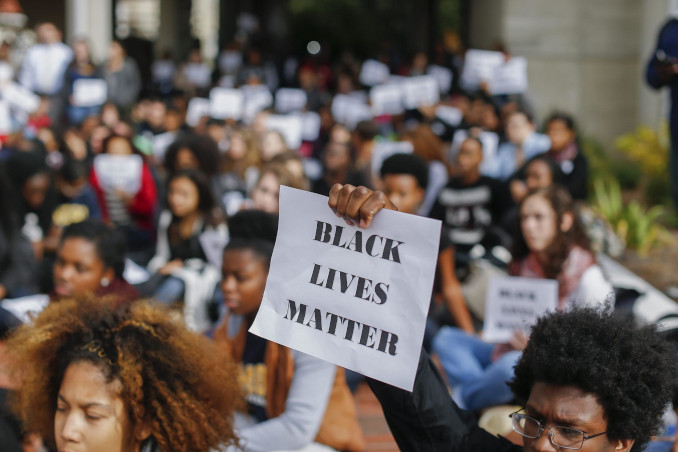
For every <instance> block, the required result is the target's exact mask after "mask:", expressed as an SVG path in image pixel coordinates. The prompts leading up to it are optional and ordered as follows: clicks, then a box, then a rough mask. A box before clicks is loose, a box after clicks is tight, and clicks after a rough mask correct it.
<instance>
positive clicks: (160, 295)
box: [153, 276, 186, 304]
mask: <svg viewBox="0 0 678 452" xmlns="http://www.w3.org/2000/svg"><path fill="white" fill-rule="evenodd" d="M185 288H186V285H185V284H184V282H183V281H182V280H181V279H179V278H177V277H175V276H168V277H167V278H165V280H164V281H163V282H162V283H160V286H158V288H157V289H156V290H155V293H154V294H153V298H154V299H156V300H157V301H159V302H161V303H163V304H172V303H176V302H177V301H179V300H181V299H182V298H183V296H184V289H185Z"/></svg>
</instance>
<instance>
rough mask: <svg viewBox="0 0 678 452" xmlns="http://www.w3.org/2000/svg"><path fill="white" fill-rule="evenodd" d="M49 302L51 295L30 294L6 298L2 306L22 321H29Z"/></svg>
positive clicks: (0, 304)
mask: <svg viewBox="0 0 678 452" xmlns="http://www.w3.org/2000/svg"><path fill="white" fill-rule="evenodd" d="M48 304H49V295H42V294H40V295H29V296H26V297H20V298H5V299H4V300H2V301H1V302H0V306H2V307H3V308H4V309H6V310H8V311H9V312H11V313H12V314H13V315H14V317H16V318H17V319H19V320H20V321H21V323H28V322H30V321H31V318H33V317H35V316H37V315H38V314H40V313H41V312H42V311H43V310H44V309H45V308H46V307H47V305H48Z"/></svg>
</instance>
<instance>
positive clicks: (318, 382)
mask: <svg viewBox="0 0 678 452" xmlns="http://www.w3.org/2000/svg"><path fill="white" fill-rule="evenodd" d="M292 353H293V354H294V377H293V378H292V386H291V387H290V392H289V394H288V395H287V401H286V402H285V412H284V413H283V414H281V415H280V416H278V417H276V418H273V419H269V420H267V421H264V422H261V423H259V424H256V425H252V426H249V427H245V428H244V429H242V430H240V432H239V435H240V440H241V441H242V444H243V445H244V449H245V450H247V451H270V450H297V449H301V448H303V447H306V446H308V445H309V444H310V443H311V442H313V439H314V438H315V436H316V435H317V433H318V429H319V428H320V423H321V422H322V420H323V415H324V414H325V409H326V408H327V402H328V400H329V397H330V392H331V390H332V384H333V383H334V377H335V375H336V371H337V370H336V367H335V366H334V364H330V363H328V362H326V361H323V360H320V359H318V358H315V357H313V356H310V355H306V354H304V353H300V352H294V351H293V352H292Z"/></svg>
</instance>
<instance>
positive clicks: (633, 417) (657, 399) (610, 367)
mask: <svg viewBox="0 0 678 452" xmlns="http://www.w3.org/2000/svg"><path fill="white" fill-rule="evenodd" d="M673 368H674V359H673V353H672V351H671V346H670V344H669V343H668V342H667V341H665V340H664V339H662V338H661V337H660V336H659V335H658V334H657V331H656V328H655V327H654V326H652V325H646V326H636V325H634V324H633V323H632V321H631V320H629V319H627V318H623V317H621V316H619V315H617V314H615V313H614V312H612V311H611V310H596V309H594V308H577V309H572V310H570V311H565V312H557V313H553V314H550V315H547V316H544V317H543V318H541V319H540V320H539V321H538V322H537V324H536V325H535V326H534V327H533V328H532V334H531V335H530V341H529V343H528V344H527V347H526V348H525V351H524V352H523V355H522V357H521V359H520V361H519V362H518V364H517V365H516V367H515V377H514V379H513V381H511V382H510V383H509V385H510V387H511V390H512V391H513V393H514V394H515V395H516V398H517V399H518V401H520V402H521V403H523V404H524V403H526V401H527V399H528V398H529V396H530V392H531V390H532V387H533V385H534V384H535V383H536V382H543V383H548V384H552V385H558V386H575V387H577V388H579V389H581V390H582V391H584V392H587V393H590V394H593V395H594V396H595V397H596V398H597V399H598V403H600V405H601V406H602V408H603V410H604V414H605V418H606V419H607V425H608V428H607V436H608V437H609V438H610V439H611V440H613V441H616V440H621V439H633V440H635V443H634V445H633V448H632V449H631V450H632V451H634V452H637V451H640V450H641V449H642V448H643V446H644V445H645V444H646V443H647V442H648V441H649V440H650V436H651V435H652V434H653V433H656V432H657V429H658V428H659V427H660V426H661V423H662V414H663V413H664V410H665V409H666V407H667V406H668V404H669V401H670V399H671V393H672V389H673Z"/></svg>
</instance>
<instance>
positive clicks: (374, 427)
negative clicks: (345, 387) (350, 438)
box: [354, 383, 399, 452]
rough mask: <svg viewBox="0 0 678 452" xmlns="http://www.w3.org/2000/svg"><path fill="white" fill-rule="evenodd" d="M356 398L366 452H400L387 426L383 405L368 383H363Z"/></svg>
mask: <svg viewBox="0 0 678 452" xmlns="http://www.w3.org/2000/svg"><path fill="white" fill-rule="evenodd" d="M354 396H355V401H356V405H357V407H358V421H360V426H361V427H362V428H363V433H364V435H365V443H366V447H365V451H366V452H399V449H398V446H397V445H396V442H395V440H394V439H393V435H391V431H390V430H389V428H388V425H387V424H386V419H385V418H384V413H383V412H382V410H381V405H380V404H379V401H378V400H377V398H376V397H375V396H374V394H373V393H372V391H371V390H370V388H369V387H368V386H367V383H361V385H360V386H359V387H358V390H357V391H356V393H355V395H354Z"/></svg>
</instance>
